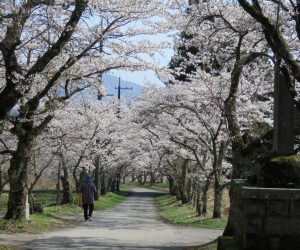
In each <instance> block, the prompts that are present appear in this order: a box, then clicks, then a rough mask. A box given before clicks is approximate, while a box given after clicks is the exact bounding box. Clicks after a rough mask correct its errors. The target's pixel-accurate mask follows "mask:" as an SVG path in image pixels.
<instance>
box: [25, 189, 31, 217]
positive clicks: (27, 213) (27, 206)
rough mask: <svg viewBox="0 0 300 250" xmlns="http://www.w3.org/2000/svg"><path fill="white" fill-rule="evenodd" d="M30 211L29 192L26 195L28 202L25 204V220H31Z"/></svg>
mask: <svg viewBox="0 0 300 250" xmlns="http://www.w3.org/2000/svg"><path fill="white" fill-rule="evenodd" d="M29 211H30V205H29V201H28V192H27V194H26V202H25V218H26V220H29V219H30V218H29V214H30V213H29Z"/></svg>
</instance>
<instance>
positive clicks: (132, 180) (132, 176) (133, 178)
mask: <svg viewBox="0 0 300 250" xmlns="http://www.w3.org/2000/svg"><path fill="white" fill-rule="evenodd" d="M134 181H135V173H134V171H133V172H132V174H131V182H134Z"/></svg>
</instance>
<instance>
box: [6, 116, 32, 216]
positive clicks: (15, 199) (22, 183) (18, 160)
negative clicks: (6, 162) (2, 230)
mask: <svg viewBox="0 0 300 250" xmlns="http://www.w3.org/2000/svg"><path fill="white" fill-rule="evenodd" d="M32 126H33V124H32V122H28V123H24V124H22V131H23V133H22V134H20V135H18V137H19V140H18V145H17V150H16V152H15V153H14V154H13V155H12V158H11V160H10V167H9V169H8V178H9V186H10V190H9V197H8V203H7V212H6V214H5V217H4V218H5V219H7V220H9V219H20V218H25V215H26V204H25V203H26V195H27V190H26V185H27V165H28V161H29V160H30V157H31V149H32V144H33V140H34V135H33V130H32Z"/></svg>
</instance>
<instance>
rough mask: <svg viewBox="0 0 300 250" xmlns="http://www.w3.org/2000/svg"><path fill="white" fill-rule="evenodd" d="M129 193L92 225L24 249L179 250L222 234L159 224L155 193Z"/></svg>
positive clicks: (55, 234)
mask: <svg viewBox="0 0 300 250" xmlns="http://www.w3.org/2000/svg"><path fill="white" fill-rule="evenodd" d="M133 191H134V193H133V194H132V195H131V196H129V197H128V198H127V199H126V200H125V201H124V202H123V203H122V204H120V205H118V206H117V207H115V208H112V209H108V210H105V211H102V212H101V213H94V215H93V221H92V222H82V223H81V224H80V225H78V226H77V227H76V228H73V229H68V230H63V231H56V232H51V233H45V234H42V235H40V236H39V238H38V239H36V240H33V241H31V242H30V243H29V244H26V247H25V249H68V248H72V249H125V250H126V249H127V250H129V249H130V250H132V249H144V250H146V249H147V250H150V249H181V248H182V247H183V246H192V245H200V244H204V243H207V242H210V241H212V240H214V239H216V238H217V237H218V236H219V235H221V233H222V231H221V230H212V229H202V228H192V227H183V226H176V225H170V224H166V223H164V222H162V221H161V220H159V216H158V212H157V209H156V207H155V205H154V200H153V198H154V196H155V195H156V194H157V192H156V191H152V190H148V189H144V188H134V190H133ZM22 249H24V248H22Z"/></svg>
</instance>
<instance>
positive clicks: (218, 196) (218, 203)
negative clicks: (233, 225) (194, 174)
mask: <svg viewBox="0 0 300 250" xmlns="http://www.w3.org/2000/svg"><path fill="white" fill-rule="evenodd" d="M214 191H215V194H214V211H213V218H221V216H222V195H223V188H222V186H221V185H219V184H218V185H215V188H214Z"/></svg>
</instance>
